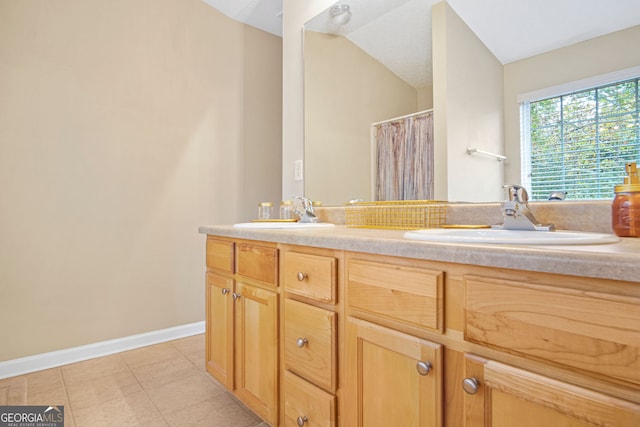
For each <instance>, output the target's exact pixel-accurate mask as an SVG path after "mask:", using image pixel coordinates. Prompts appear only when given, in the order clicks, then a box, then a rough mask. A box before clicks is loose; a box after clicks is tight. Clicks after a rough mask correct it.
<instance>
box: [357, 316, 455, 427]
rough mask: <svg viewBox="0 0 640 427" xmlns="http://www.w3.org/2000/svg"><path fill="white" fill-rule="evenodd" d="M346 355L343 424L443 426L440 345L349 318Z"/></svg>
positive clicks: (371, 426)
mask: <svg viewBox="0 0 640 427" xmlns="http://www.w3.org/2000/svg"><path fill="white" fill-rule="evenodd" d="M347 354H348V358H347V369H346V370H345V372H346V375H347V379H346V383H347V393H346V398H347V404H346V407H347V408H348V413H347V414H346V416H347V421H346V424H345V425H348V426H354V427H356V426H358V427H362V426H366V427H387V426H403V427H436V426H440V425H441V423H442V380H443V369H442V346H441V345H439V344H436V343H432V342H429V341H426V340H423V339H420V338H416V337H414V336H411V335H407V334H403V333H401V332H397V331H394V330H392V329H388V328H384V327H382V326H378V325H375V324H372V323H369V322H366V321H363V320H358V319H353V318H349V319H348V320H347Z"/></svg>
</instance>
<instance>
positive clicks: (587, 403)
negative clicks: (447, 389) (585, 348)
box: [464, 357, 640, 427]
mask: <svg viewBox="0 0 640 427" xmlns="http://www.w3.org/2000/svg"><path fill="white" fill-rule="evenodd" d="M466 373H467V375H468V376H467V377H466V378H465V380H464V381H465V391H466V393H465V398H464V400H465V405H464V410H465V417H464V421H465V423H464V426H465V427H511V426H514V425H517V426H519V427H520V426H522V427H538V426H554V427H555V426H566V427H589V426H591V427H592V426H616V427H633V426H638V425H639V424H638V422H639V421H640V416H639V414H640V405H638V404H634V403H631V402H628V401H625V400H621V399H616V398H614V397H611V396H608V395H606V394H603V393H600V392H598V391H594V390H589V389H586V388H583V387H578V386H575V385H572V384H569V383H566V382H563V381H558V380H556V379H553V378H549V377H547V376H544V375H540V374H534V373H532V372H529V371H526V370H523V369H518V368H514V367H512V366H509V365H505V364H502V363H499V362H495V361H487V360H482V359H480V358H477V357H467V361H466Z"/></svg>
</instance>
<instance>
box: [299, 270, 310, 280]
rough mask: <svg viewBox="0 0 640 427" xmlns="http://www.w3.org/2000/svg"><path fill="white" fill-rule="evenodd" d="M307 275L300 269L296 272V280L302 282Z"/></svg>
mask: <svg viewBox="0 0 640 427" xmlns="http://www.w3.org/2000/svg"><path fill="white" fill-rule="evenodd" d="M307 277H309V275H308V274H307V273H303V272H302V271H299V272H298V281H300V282H302V281H304V279H306V278H307Z"/></svg>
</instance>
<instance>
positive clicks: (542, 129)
mask: <svg viewBox="0 0 640 427" xmlns="http://www.w3.org/2000/svg"><path fill="white" fill-rule="evenodd" d="M639 80H640V79H634V80H629V81H624V82H619V83H615V84H611V85H607V86H601V87H597V88H593V89H588V90H584V91H580V92H575V93H570V94H566V95H562V96H557V97H554V98H548V99H543V100H539V101H532V102H526V103H524V104H523V105H522V108H523V113H524V116H523V117H524V123H523V125H524V127H523V135H524V138H523V145H524V144H526V145H527V146H523V153H524V157H523V158H524V162H528V165H525V167H524V168H523V171H525V174H523V175H525V176H523V184H524V185H526V186H528V187H529V188H530V196H531V199H532V200H546V199H547V197H548V196H549V193H551V192H552V191H556V190H562V191H567V192H568V194H569V198H570V199H609V198H613V197H614V190H613V188H614V186H615V185H619V184H621V183H622V179H623V177H624V176H625V169H624V165H625V163H627V162H629V161H639V160H640V97H639V93H638V86H639ZM526 166H529V167H530V169H529V170H527V169H528V168H527V167H526Z"/></svg>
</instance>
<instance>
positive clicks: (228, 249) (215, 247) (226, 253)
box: [207, 237, 235, 274]
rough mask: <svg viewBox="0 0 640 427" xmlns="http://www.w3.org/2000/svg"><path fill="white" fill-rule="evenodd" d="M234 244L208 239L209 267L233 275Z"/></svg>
mask: <svg viewBox="0 0 640 427" xmlns="http://www.w3.org/2000/svg"><path fill="white" fill-rule="evenodd" d="M234 245H235V244H234V243H233V242H230V241H227V240H217V239H212V238H211V237H209V238H207V267H208V268H214V269H217V270H221V271H224V272H227V273H231V274H233V249H234Z"/></svg>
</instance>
